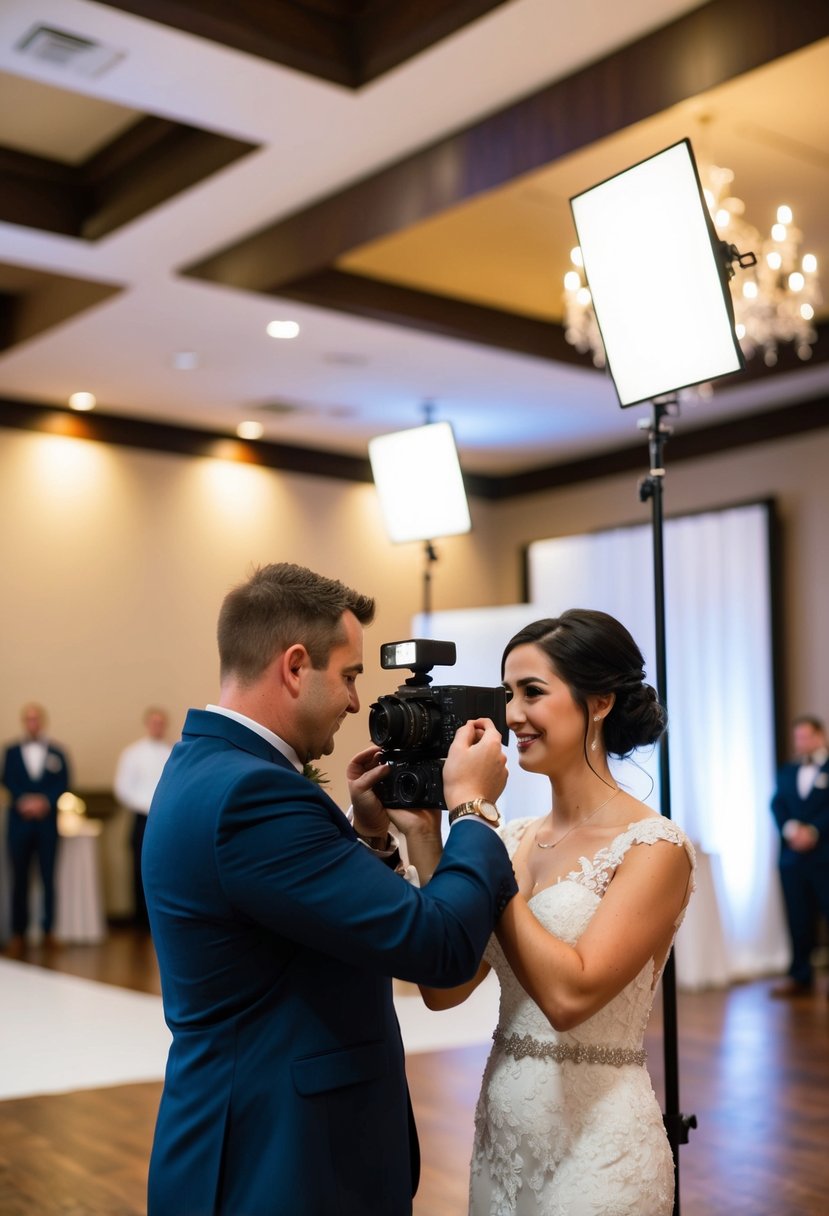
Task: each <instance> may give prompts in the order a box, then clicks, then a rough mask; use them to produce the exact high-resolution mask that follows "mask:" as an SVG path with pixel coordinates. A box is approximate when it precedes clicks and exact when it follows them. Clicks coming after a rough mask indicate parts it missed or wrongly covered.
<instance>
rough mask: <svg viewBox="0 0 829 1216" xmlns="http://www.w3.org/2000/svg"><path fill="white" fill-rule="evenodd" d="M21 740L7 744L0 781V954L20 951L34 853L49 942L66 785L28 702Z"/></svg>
mask: <svg viewBox="0 0 829 1216" xmlns="http://www.w3.org/2000/svg"><path fill="white" fill-rule="evenodd" d="M20 717H21V721H22V723H23V738H22V739H21V740H20V742H19V743H13V744H9V746H8V747H7V749H6V753H5V757H4V759H3V767H2V772H1V774H0V784H2V785H4V786H5V787H6V789H7V790H8V791H9V794H10V797H11V801H10V804H9V821H8V847H9V857H10V859H11V866H12V883H11V886H12V892H11V894H12V901H11V905H12V906H11V913H12V936H11V938H10V940H9V942H8V945H7V947H6V953H7V954H9V955H10V956H11V957H12V958H20V957H22V955H23V952H24V949H25V944H26V930H27V928H28V925H29V873H30V870H31V867H32V862H33V860H34V858H35V856H37V860H38V865H39V866H40V877H41V881H42V882H43V939H44V943H45V944H46V945H47V946H50V945H54V944H55V941H54V937H53V934H52V929H53V926H54V920H55V861H56V858H57V851H58V799H59V798H60V796H61V794H65V793H66V791H67V790H68V789H69V783H70V778H69V761H68V758H67V755H66V752H65V751H64V749H63V748H61V747H58V746H57V744H55V743H53V742H52V741H51V740H50V739H48V738H47V737H46V733H45V731H46V711H45V709H44V708H43V707H42V706H41V705H36V704H34V703H33V702H32V703H30V704H28V705H24V706H23V709H22V711H21V715H20Z"/></svg>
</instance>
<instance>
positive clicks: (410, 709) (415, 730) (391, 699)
mask: <svg viewBox="0 0 829 1216" xmlns="http://www.w3.org/2000/svg"><path fill="white" fill-rule="evenodd" d="M368 730H369V734H370V735H371V738H372V742H373V743H376V744H377V746H378V747H382V748H383V750H384V751H402V750H414V749H417V748H419V747H424V746H428V744H429V743H430V742H431V741H432V739H433V737H434V738H440V711H439V709H438V708H437V706H436V705H434V704H433V703H432V702H426V703H424V702H422V701H403V700H402V699H401V698H400V697H396V696H388V697H380V698H379V700H378V701H375V703H374V704H373V705H372V707H371V711H370V713H369V716H368Z"/></svg>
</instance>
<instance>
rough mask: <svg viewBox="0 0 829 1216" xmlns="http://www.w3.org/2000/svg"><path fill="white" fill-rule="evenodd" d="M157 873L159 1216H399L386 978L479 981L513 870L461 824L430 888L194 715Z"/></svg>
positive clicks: (299, 782) (480, 830) (169, 790)
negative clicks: (161, 1079)
mask: <svg viewBox="0 0 829 1216" xmlns="http://www.w3.org/2000/svg"><path fill="white" fill-rule="evenodd" d="M143 873H144V884H145V889H146V894H147V904H148V908H149V914H150V922H151V927H152V934H153V941H154V943H155V947H156V950H157V953H158V959H159V964H160V970H161V982H162V991H163V996H164V1010H165V1017H166V1019H167V1023H168V1025H169V1027H170V1030H171V1031H172V1034H173V1043H172V1046H171V1049H170V1055H169V1060H168V1065H167V1073H166V1078H165V1083H164V1092H163V1094H162V1099H161V1107H160V1111H159V1116H158V1122H157V1126H156V1134H155V1141H154V1145H153V1152H152V1159H151V1163H150V1179H149V1206H148V1216H219V1214H221V1216H283V1214H284V1216H300V1214H301V1216H380V1214H382V1216H405V1214H408V1213H410V1212H411V1196H412V1194H413V1191H414V1189H415V1186H416V1183H417V1142H416V1135H415V1133H414V1128H413V1123H412V1121H411V1109H410V1105H409V1101H408V1090H407V1086H406V1079H405V1073H404V1060H403V1047H402V1043H401V1039H400V1031H399V1027H398V1024H397V1019H396V1016H395V1012H394V1006H393V1002H392V985H391V979H390V978H389V977H391V976H397V977H399V978H401V979H407V980H411V981H420V982H422V983H425V984H431V985H439V984H443V985H452V984H457V983H460V982H462V981H464V980H466V979H469V978H470V977H471V976H472V975H473V974H474V972H475V970H476V968H477V966H478V963H479V960H480V957H481V954H482V952H483V950H484V947H485V945H486V942H487V940H488V938H489V935H490V933H491V931H492V927H493V924H494V922H495V920H496V918H497V915H498V914H499V912H500V911H501V910H502V909H503V907H504V906H505V905H506V903H507V902H508V901H509V899H510V898H511V896H512V895H513V894H514V892H515V890H516V887H515V879H514V876H513V873H512V866H511V864H510V861H509V859H508V857H507V854H506V851H505V849H504V847H503V845H502V844H501V842H500V840H499V839H498V838H497V837H496V835H495V833H493V832H491V831H490V830H489V829H487V828H485V827H483V826H482V825H481V824H469V823H465V822H461V823H459V824H457V825H456V827H454V828H453V829H452V831H451V833H450V838H449V840H448V842H447V845H446V849H445V852H444V855H443V859H442V861H441V864H440V866H439V867H438V869H437V870H436V872H435V875H434V877H433V878H432V880H431V881H430V883H429V885H428V887H427V888H426V889H425V890H423V891H419V890H418V889H417V888H414V887H412V886H411V885H410V884H408V883H406V882H405V881H404V880H403V879H402V878H401V877H400V876H399V875H397V874H395V873H394V872H393V871H392V870H390V869H388V868H387V867H386V866H384V865H383V864H382V863H381V862H380V861H379V860H378V859H377V858H376V857H374V856H372V854H371V852H370V851H369V850H368V849H366V848H365V847H364V846H363V845H362V844H360V843H359V842H358V841H357V838H356V836H355V834H354V831H353V829H352V828H351V826H350V824H349V823H348V821H347V820H346V818H345V816H344V815H343V813H342V812H341V811H340V809H339V808H338V807H337V806H336V805H335V803H334V802H332V800H331V799H330V798H329V797H328V796H327V795H326V794H325V793H324V791H322V790H321V789H320V788H319V787H318V786H315V785H313V784H312V783H311V782H309V781H308V780H306V779H305V778H304V777H302V776H301V775H300V774H298V773H297V772H296V770H295V769H294V768H293V767H292V766H291V765H290V764H289V763H288V761H287V760H285V758H284V757H283V756H281V755H280V753H279V752H277V751H276V750H275V749H273V748H272V747H271V746H270V745H269V744H268V743H267V742H266V741H265V740H264V739H262V738H261V737H260V736H259V735H257V734H256V733H255V732H253V731H251V730H249V729H248V728H247V727H245V726H243V725H241V724H239V723H236V722H234V721H233V720H231V719H229V718H227V717H224V716H222V715H219V714H215V713H212V712H209V711H197V710H191V711H190V713H189V714H188V716H187V720H186V722H185V727H184V734H183V738H182V741H181V742H180V743H179V744H177V745H176V747H175V748H174V749H173V753H172V755H171V757H170V759H169V760H168V762H167V766H166V768H165V770H164V773H163V775H162V778H161V781H160V783H159V785H158V788H157V790H156V794H155V798H154V799H153V804H152V807H151V809H150V815H149V820H148V824H147V833H146V836H145V839H144V853H143Z"/></svg>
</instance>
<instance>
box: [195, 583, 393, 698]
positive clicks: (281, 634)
mask: <svg viewBox="0 0 829 1216" xmlns="http://www.w3.org/2000/svg"><path fill="white" fill-rule="evenodd" d="M344 612H353V613H354V616H355V617H356V618H357V620H358V621H359V622H360V624H361V625H370V624H371V622H372V620H373V619H374V600H373V599H372V598H371V597H370V596H368V595H361V594H360V593H359V592H358V591H353V590H352V589H351V588H350V587H346V586H345V584H344V583H340V582H338V581H337V580H336V579H331V578H325V577H324V576H323V575H322V574H315V573H314V571H313V570H308V569H306V567H305V566H295V565H293V564H292V563H290V562H275V563H272V564H271V565H268V566H260V567H258V569H256V570H255V571H254V573H253V574H252V575H251V577H250V578H249V579H248V580H247V581H246V582H244V583H241V584H240V585H239V586H238V587H234V589H233V590H232V591H230V592H229V593H228V595H227V596H226V597H225V600H224V603H223V604H222V607H221V611H220V612H219V624H218V630H217V637H218V643H219V661H220V665H221V676H222V679H224V678H225V677H227V676H229V675H233V676H235V677H236V678H237V679H239V680H241V682H242V683H243V684H250V683H252V682H253V681H254V680H256V679H258V677H259V676H260V675H261V674H262V672H263V671H264V670H265V668H266V667H267V666H268V664H269V663H270V662H271V661H272V659H273V658H274V656H275V655H277V654H280V653H281V652H282V651H284V650H287V649H288V647H289V646H293V645H295V644H296V643H301V644H302V645H303V646H304V647H305V649H306V650H307V651H308V654H309V655H310V658H311V662H312V663H313V665H314V667H316V668H322V667H325V666H326V665H327V663H328V658H329V655H330V653H331V648H332V647H333V646H335V645H337V644H338V643H340V642H342V641H344V640H345V633H344V630H343V626H342V616H343V613H344Z"/></svg>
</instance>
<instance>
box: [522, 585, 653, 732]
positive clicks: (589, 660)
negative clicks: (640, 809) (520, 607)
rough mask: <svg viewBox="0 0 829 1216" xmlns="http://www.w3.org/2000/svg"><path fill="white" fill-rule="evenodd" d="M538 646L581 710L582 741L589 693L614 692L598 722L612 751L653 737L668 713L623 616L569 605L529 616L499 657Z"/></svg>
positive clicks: (591, 694)
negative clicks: (551, 613) (558, 610)
mask: <svg viewBox="0 0 829 1216" xmlns="http://www.w3.org/2000/svg"><path fill="white" fill-rule="evenodd" d="M527 645H529V646H538V647H539V649H540V650H543V651H544V653H545V654H546V656H547V658H548V659H549V661H550V663H551V665H552V667H553V669H554V671H555V672H556V675H558V676H559V677H560V679H562V680H563V681H564V683H565V684H567V686H568V687H569V689H570V692H571V693H572V695H573V700H574V701H575V702H576V704H577V705H579V706H580V707H581V709H582V712H583V713H584V737H585V743H586V740H587V734H588V731H589V729H590V710H589V707H588V698H589V697H591V696H606V695H608V694H609V693H613V694H614V697H615V700H614V702H613V706H612V708H611V710H610V713H608V714H607V716H606V717H605V719H604V722H603V724H602V734H603V737H604V745H605V748H606V749H607V751H608V752H609V753H610V754H611V755H614V756H627V755H629V754H630V753H631V752H632V751H633V750H634V748H637V747H644V746H645V745H646V744H648V743H655V742H656V740H657V739H658V738H659V736H660V735H661V734H662V732H663V731H664V729H665V726H666V722H667V718H666V714H665V710H664V709H663V707H662V705H660V703H659V698H658V697H657V695H656V691H655V689H653V688H652V687H651V686H650V684H646V683H645V660H644V659H643V658H642V652H641V651H640V649H639V647H638V646H637V645H636V643H635V642H634V640H633V638H632V637H631V635H630V633H629V632H628V630H627V629H626V628H625V627H624V625H623V624H622V623H621V621H617V620H616V618H615V617H613V616H610V615H609V614H608V613H607V612H597V611H595V610H593V609H590V608H570V609H568V610H567V612H562V614H561V616H558V617H546V618H544V619H543V620H540V621H533V623H532V624H531V625H527V626H526V628H524V629H521V630H519V632H518V633H516V634H515V636H514V637H512V638H510V640H509V642H507V645H506V648H505V650H504V654H503V657H502V659H501V677H502V678H503V675H504V665H505V663H506V660H507V655H508V654H509V653H510V652H511V651H513V650H515V648H516V646H527Z"/></svg>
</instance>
